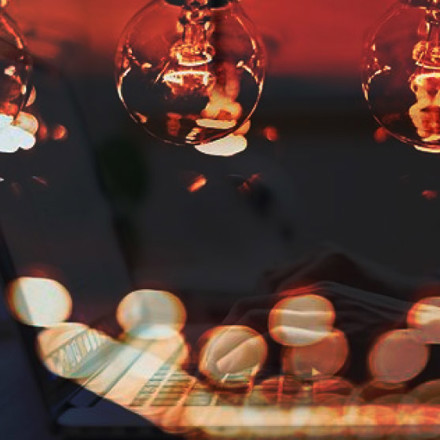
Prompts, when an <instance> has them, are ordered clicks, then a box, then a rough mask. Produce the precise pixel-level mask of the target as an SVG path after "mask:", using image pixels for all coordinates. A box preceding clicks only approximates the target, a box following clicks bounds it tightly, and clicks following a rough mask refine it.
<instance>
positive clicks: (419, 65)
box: [363, 0, 440, 153]
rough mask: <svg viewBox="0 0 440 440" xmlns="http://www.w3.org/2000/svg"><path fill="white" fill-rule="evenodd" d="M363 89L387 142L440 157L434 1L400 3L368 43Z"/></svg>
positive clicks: (437, 10) (439, 36) (439, 32)
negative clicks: (391, 140) (389, 139)
mask: <svg viewBox="0 0 440 440" xmlns="http://www.w3.org/2000/svg"><path fill="white" fill-rule="evenodd" d="M363 88H364V93H365V97H366V99H367V101H368V103H369V106H370V108H371V110H372V112H373V114H374V116H375V118H376V119H377V120H378V122H379V123H380V124H381V125H382V126H383V127H385V128H386V129H387V130H388V131H389V132H390V133H391V134H392V135H393V136H395V137H396V138H398V139H399V140H401V141H403V142H406V143H409V144H412V145H414V146H415V147H416V148H417V149H419V150H422V151H426V152H432V153H439V152H440V1H439V0H400V2H399V3H398V4H396V5H395V6H394V7H393V8H392V9H391V11H389V13H388V14H387V15H386V16H385V17H384V19H383V20H382V21H381V23H380V25H379V26H378V27H377V28H376V30H375V31H374V32H373V33H372V34H371V36H370V37H369V38H368V40H367V43H366V46H365V56H364V63H363Z"/></svg>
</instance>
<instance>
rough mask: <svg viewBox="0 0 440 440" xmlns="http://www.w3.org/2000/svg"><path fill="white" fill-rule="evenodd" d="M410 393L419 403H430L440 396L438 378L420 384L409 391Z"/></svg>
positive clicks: (439, 380) (439, 381)
mask: <svg viewBox="0 0 440 440" xmlns="http://www.w3.org/2000/svg"><path fill="white" fill-rule="evenodd" d="M410 395H411V396H412V397H414V398H415V399H416V400H417V401H418V402H419V403H431V402H433V401H434V400H437V399H438V398H439V397H440V379H437V380H431V381H429V382H424V383H422V384H420V385H419V386H418V387H416V388H414V389H413V390H412V391H411V394H410ZM437 403H438V402H437Z"/></svg>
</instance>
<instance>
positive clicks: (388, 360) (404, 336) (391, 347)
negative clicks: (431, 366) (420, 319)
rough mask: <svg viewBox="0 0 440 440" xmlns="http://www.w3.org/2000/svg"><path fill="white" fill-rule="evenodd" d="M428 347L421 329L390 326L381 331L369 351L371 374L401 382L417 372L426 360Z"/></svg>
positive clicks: (388, 381) (388, 380)
mask: <svg viewBox="0 0 440 440" xmlns="http://www.w3.org/2000/svg"><path fill="white" fill-rule="evenodd" d="M428 357H429V349H428V347H427V346H426V345H425V343H424V341H423V338H422V335H421V332H420V331H418V330H413V329H405V330H393V331H390V332H388V333H386V334H384V335H382V336H381V337H380V338H379V339H378V341H377V342H376V344H375V345H374V347H373V349H372V350H371V352H370V355H369V366H370V371H371V374H372V375H373V377H374V378H375V379H377V380H378V381H380V382H384V383H391V384H393V383H401V382H406V381H408V380H411V379H413V378H414V377H416V376H418V375H419V374H420V373H421V372H422V371H423V370H424V368H425V367H426V364H427V363H428Z"/></svg>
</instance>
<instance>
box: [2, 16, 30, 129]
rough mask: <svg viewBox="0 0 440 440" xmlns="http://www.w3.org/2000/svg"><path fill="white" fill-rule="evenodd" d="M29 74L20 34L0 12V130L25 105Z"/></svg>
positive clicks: (12, 119) (8, 123)
mask: <svg viewBox="0 0 440 440" xmlns="http://www.w3.org/2000/svg"><path fill="white" fill-rule="evenodd" d="M31 70H32V62H31V58H30V56H29V55H28V53H27V51H26V48H25V44H24V41H23V37H22V36H21V34H20V31H19V30H18V28H17V26H16V24H15V23H14V21H13V20H12V19H11V18H10V17H9V16H8V15H7V14H6V13H5V12H4V10H3V9H0V129H2V128H4V127H7V126H9V125H11V124H12V122H13V121H14V119H15V118H16V117H17V115H18V114H19V112H20V110H22V108H23V107H24V105H25V104H26V101H27V98H28V95H29V92H30V88H29V87H28V83H29V77H30V73H31Z"/></svg>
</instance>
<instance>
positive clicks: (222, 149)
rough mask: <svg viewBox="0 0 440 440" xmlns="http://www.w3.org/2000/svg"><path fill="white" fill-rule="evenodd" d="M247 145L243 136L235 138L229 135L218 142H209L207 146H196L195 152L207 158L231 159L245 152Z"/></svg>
mask: <svg viewBox="0 0 440 440" xmlns="http://www.w3.org/2000/svg"><path fill="white" fill-rule="evenodd" d="M247 145H248V142H247V139H246V138H245V137H244V136H236V135H234V134H231V135H229V136H227V137H225V138H223V139H219V140H218V141H214V142H209V143H207V144H201V145H197V146H196V147H195V148H196V150H197V151H199V152H200V153H203V154H207V155H209V156H223V157H231V156H235V155H236V154H239V153H242V152H243V151H244V150H246V148H247Z"/></svg>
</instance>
